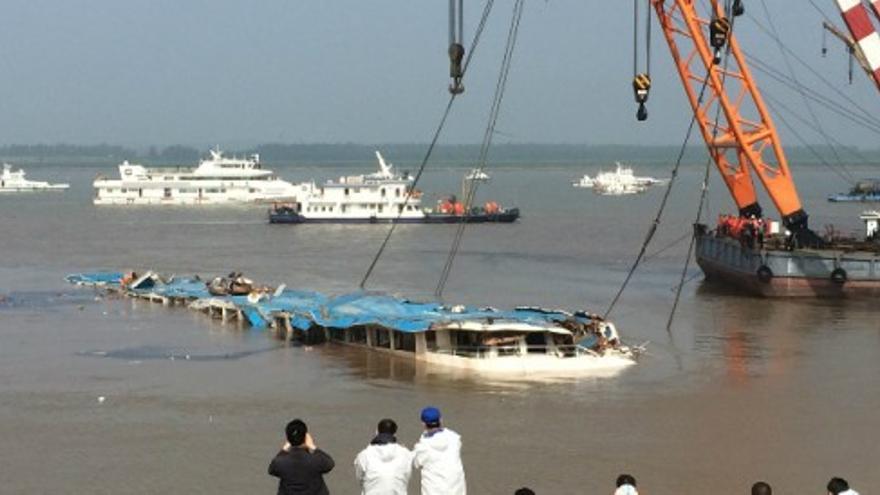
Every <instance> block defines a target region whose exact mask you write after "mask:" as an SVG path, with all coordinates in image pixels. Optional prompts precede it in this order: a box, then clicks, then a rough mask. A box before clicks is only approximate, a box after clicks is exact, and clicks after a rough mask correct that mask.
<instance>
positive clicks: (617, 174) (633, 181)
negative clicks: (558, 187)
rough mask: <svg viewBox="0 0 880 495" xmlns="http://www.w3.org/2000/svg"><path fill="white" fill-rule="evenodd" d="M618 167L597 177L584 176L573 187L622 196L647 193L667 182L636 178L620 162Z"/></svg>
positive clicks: (631, 171)
mask: <svg viewBox="0 0 880 495" xmlns="http://www.w3.org/2000/svg"><path fill="white" fill-rule="evenodd" d="M616 165H617V168H616V169H615V171H614V172H602V171H600V172H599V173H598V174H596V177H590V176H589V175H584V176H583V177H581V178H580V179H579V180H578V181H576V182H573V183H572V186H574V187H581V188H588V189H592V190H593V192H595V193H596V194H602V195H608V196H622V195H626V194H638V193H641V192H645V191H646V190H647V189H648V188H649V187H651V186H655V185H659V184H663V183H665V182H666V181H665V180H663V179H655V178H653V177H640V176H636V175H635V174H634V173H633V169H632V168H630V167H626V166H624V165H622V164H621V163H620V162H617V163H616Z"/></svg>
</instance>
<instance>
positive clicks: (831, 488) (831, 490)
mask: <svg viewBox="0 0 880 495" xmlns="http://www.w3.org/2000/svg"><path fill="white" fill-rule="evenodd" d="M827 488H828V495H859V493H858V492H857V491H855V490H853V489H851V488H850V487H849V483H847V481H846V480H845V479H843V478H837V477H834V478H831V481H829V482H828V487H827Z"/></svg>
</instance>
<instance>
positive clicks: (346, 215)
mask: <svg viewBox="0 0 880 495" xmlns="http://www.w3.org/2000/svg"><path fill="white" fill-rule="evenodd" d="M376 160H378V162H379V170H378V171H376V172H373V173H371V174H365V175H350V176H345V177H340V178H339V179H338V180H328V181H325V182H323V183H317V182H315V181H309V182H304V183H302V184H298V185H296V186H295V188H296V190H297V192H298V194H297V197H296V199H295V200H294V201H292V202H290V203H282V204H276V205H274V206H273V207H272V208H271V209H270V210H269V223H289V224H298V223H392V222H396V223H457V222H460V221H465V222H467V223H511V222H514V221H516V219H517V218H519V210H518V209H517V208H501V206H500V205H498V203H495V202H494V201H489V202H487V203H486V204H485V205H484V206H474V207H472V208H471V209H470V211H465V204H464V203H463V202H462V201H460V200H457V199H456V198H455V197H454V196H452V197H449V198H447V199H444V200H442V201H439V202H438V205H437V208H435V209H430V208H423V207H422V203H421V201H422V199H421V198H422V193H421V191H419V190H414V189H413V183H414V179H413V177H412V176H411V175H409V173H406V172H404V173H402V174H401V173H398V172H397V170H396V169H395V168H394V166H393V165H392V164H391V163H389V162H386V161H385V158H384V157H383V156H382V154H381V153H379V152H378V151H376ZM464 182H468V181H467V180H465V181H464ZM464 197H467V196H466V195H465V196H464Z"/></svg>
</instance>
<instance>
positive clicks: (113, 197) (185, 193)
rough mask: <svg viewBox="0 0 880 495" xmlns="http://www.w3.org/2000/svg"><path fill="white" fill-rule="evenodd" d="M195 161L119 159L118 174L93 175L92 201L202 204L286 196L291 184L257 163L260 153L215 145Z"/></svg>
mask: <svg viewBox="0 0 880 495" xmlns="http://www.w3.org/2000/svg"><path fill="white" fill-rule="evenodd" d="M210 153H211V154H210V157H208V158H205V159H203V160H201V161H200V162H199V164H198V166H197V167H164V168H147V167H144V166H143V165H138V164H135V163H129V162H128V161H125V162H122V163H121V164H120V165H119V178H118V179H111V178H106V177H98V178H97V179H95V182H94V184H93V186H94V188H95V198H94V203H95V204H96V205H201V204H236V203H259V202H273V201H286V200H290V199H292V198H294V197H295V196H296V193H297V190H296V187H295V186H294V185H293V184H291V183H289V182H287V181H284V180H281V179H279V178H278V177H277V176H276V175H275V174H274V173H273V172H272V171H271V170H266V169H264V168H263V167H262V165H261V164H260V156H259V155H252V156H250V157H247V158H237V157H227V156H224V155H223V152H221V151H220V150H219V149H214V150H211V152H210Z"/></svg>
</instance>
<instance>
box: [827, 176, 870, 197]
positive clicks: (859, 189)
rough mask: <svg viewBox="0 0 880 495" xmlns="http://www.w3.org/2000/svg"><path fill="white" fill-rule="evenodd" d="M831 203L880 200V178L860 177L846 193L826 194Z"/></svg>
mask: <svg viewBox="0 0 880 495" xmlns="http://www.w3.org/2000/svg"><path fill="white" fill-rule="evenodd" d="M828 201H831V202H832V203H845V202H874V201H880V179H862V180H860V181H858V182H857V183H856V185H854V186H853V187H852V189H850V191H849V192H848V193H843V194H832V195H831V196H828Z"/></svg>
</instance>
